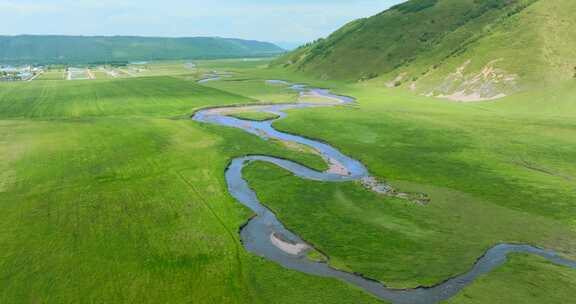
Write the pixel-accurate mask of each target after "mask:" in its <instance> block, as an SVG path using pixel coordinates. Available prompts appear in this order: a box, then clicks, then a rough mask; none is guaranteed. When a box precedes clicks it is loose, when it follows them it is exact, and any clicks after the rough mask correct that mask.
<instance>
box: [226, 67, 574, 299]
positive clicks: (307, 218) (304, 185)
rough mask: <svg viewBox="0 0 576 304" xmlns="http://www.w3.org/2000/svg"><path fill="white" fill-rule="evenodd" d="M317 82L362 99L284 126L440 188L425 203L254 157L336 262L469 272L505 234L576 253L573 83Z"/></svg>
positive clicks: (403, 180)
mask: <svg viewBox="0 0 576 304" xmlns="http://www.w3.org/2000/svg"><path fill="white" fill-rule="evenodd" d="M274 72H275V71H271V72H270V73H274ZM255 73H263V72H261V71H257V72H255ZM279 73H285V70H281V71H280V72H279ZM285 76H287V78H289V77H290V75H285ZM260 77H263V78H266V77H268V78H270V77H271V76H270V75H268V76H266V75H260ZM292 77H294V76H292ZM318 84H319V85H322V86H327V87H333V88H336V89H337V90H339V92H340V93H342V94H346V95H351V96H355V97H358V98H359V104H358V106H357V107H353V108H327V109H313V110H306V111H294V112H293V113H290V116H289V117H288V118H287V119H285V120H282V121H279V122H277V123H276V124H275V126H276V127H278V128H281V129H283V130H285V131H289V132H295V133H298V134H304V135H306V136H310V137H313V138H319V139H322V140H327V141H328V142H330V143H332V144H334V145H335V146H337V147H338V148H339V149H341V150H342V151H344V152H345V153H347V154H348V155H352V156H353V157H355V158H359V159H360V160H362V161H363V162H364V163H365V164H367V166H368V167H369V168H370V170H371V171H372V172H373V173H374V174H375V175H376V176H379V177H381V178H384V179H387V180H388V181H390V182H391V183H392V184H393V185H395V186H396V187H397V188H398V189H400V190H404V191H413V192H425V193H428V194H429V195H430V196H431V197H432V204H431V205H429V206H425V207H419V206H414V205H411V204H409V203H406V202H403V201H399V200H395V199H388V198H383V197H379V196H376V195H374V194H372V193H369V192H367V191H365V190H364V189H363V188H362V187H360V186H359V185H354V184H348V185H334V184H324V183H315V182H310V181H303V180H300V179H298V178H295V177H292V176H290V175H289V174H287V173H286V172H285V171H283V170H281V169H278V168H276V167H273V166H270V165H266V164H254V165H252V167H251V168H249V169H248V171H247V174H248V178H249V180H250V181H251V185H253V187H254V188H255V190H256V191H257V193H259V196H260V198H261V199H262V201H264V202H265V203H266V204H267V205H268V206H270V207H271V208H272V209H273V210H274V211H275V212H276V213H277V214H278V215H279V217H280V218H281V219H282V220H283V221H284V222H285V223H286V224H287V227H289V228H291V229H293V230H294V231H296V232H298V233H299V234H300V235H301V236H303V237H304V238H305V239H307V240H308V241H310V242H312V243H313V244H315V246H317V247H318V248H319V249H320V250H322V251H323V252H325V253H327V254H328V255H329V256H330V258H331V263H332V265H334V266H336V267H339V268H342V269H346V270H350V271H357V272H361V273H363V274H366V275H368V276H370V277H373V278H376V279H379V280H381V281H383V282H385V283H387V284H389V285H392V286H396V287H410V286H411V287H414V286H418V285H432V284H435V283H438V282H440V281H442V280H444V279H446V278H448V277H450V276H453V275H455V274H458V273H461V272H464V271H466V270H467V269H469V268H470V267H471V265H472V263H474V262H475V260H476V259H477V258H478V257H479V256H481V255H482V253H483V252H484V251H485V250H486V249H487V248H489V247H491V246H493V245H494V244H497V243H500V242H512V243H518V242H519V243H530V244H534V245H538V246H543V247H548V248H554V249H557V250H560V251H561V252H562V253H563V254H566V255H568V256H572V257H574V256H575V255H576V242H575V241H574V239H575V238H574V237H575V236H576V222H574V220H573V219H574V214H575V213H576V209H575V208H576V205H574V204H573V201H574V199H575V197H574V189H575V188H574V180H575V176H576V167H575V166H574V164H573V162H572V160H573V159H574V157H576V142H575V141H574V138H576V125H574V124H573V123H572V121H573V119H574V116H575V115H576V112H574V111H573V109H574V108H573V105H574V103H576V100H575V99H574V97H573V96H574V95H573V91H574V88H575V85H574V83H573V82H567V83H562V84H560V85H558V86H557V87H555V88H552V89H549V90H546V91H544V90H539V91H537V92H530V93H525V94H518V95H515V96H513V97H510V98H507V99H504V100H502V101H500V102H489V103H479V104H478V103H475V104H462V103H453V102H446V101H441V100H437V99H432V98H426V97H421V96H415V95H414V94H412V93H409V92H406V91H403V90H400V89H382V88H379V87H378V86H374V85H372V84H369V83H364V84H359V85H350V84H348V85H347V84H343V83H330V82H326V81H323V82H320V83H318ZM226 85H227V83H225V82H223V83H220V88H222V89H226ZM236 85H237V84H235V86H236ZM319 126H322V127H319ZM527 263H528V262H527ZM521 264H522V263H521V262H519V263H517V264H515V263H512V265H508V266H506V267H508V268H512V269H514V268H516V267H520V266H519V265H521ZM542 271H546V270H542ZM563 271H564V272H565V273H572V272H573V271H572V270H568V269H564V270H563ZM555 275H556V274H550V276H551V277H555ZM528 279H529V278H528ZM519 280H520V281H521V280H522V278H520V279H519ZM538 280H539V279H538V277H534V278H533V279H532V280H530V281H529V284H532V285H531V286H534V285H537V284H539V281H538ZM551 282H552V280H549V281H548V283H547V284H552V283H551ZM478 284H479V285H482V284H484V283H483V282H479V283H478ZM522 284H524V283H522ZM522 284H520V283H518V285H517V288H521V287H520V286H521V285H522ZM558 284H560V286H559V287H560V288H567V287H566V286H565V282H564V281H562V282H560V283H558ZM515 286H516V285H515ZM514 288H516V287H514ZM527 289H529V287H527V286H526V285H523V287H522V288H521V289H520V290H519V293H521V291H522V290H524V291H525V290H527ZM533 292H534V293H538V291H533ZM496 294H498V293H497V292H496ZM489 296H490V295H489V294H487V295H485V297H489ZM540 296H545V292H544V293H542V294H540ZM520 299H521V298H518V300H520ZM535 299H539V297H536V298H535ZM460 300H461V299H460ZM536 301H537V300H536ZM560 303H561V302H560Z"/></svg>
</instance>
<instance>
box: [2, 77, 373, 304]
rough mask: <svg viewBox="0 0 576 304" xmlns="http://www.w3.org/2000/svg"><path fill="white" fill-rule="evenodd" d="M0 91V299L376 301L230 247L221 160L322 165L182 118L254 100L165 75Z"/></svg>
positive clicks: (239, 211)
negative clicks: (266, 158) (251, 157)
mask: <svg viewBox="0 0 576 304" xmlns="http://www.w3.org/2000/svg"><path fill="white" fill-rule="evenodd" d="M0 91H1V97H0V105H1V110H0V117H1V119H0V142H1V143H2V144H1V145H0V158H1V161H0V172H2V173H1V175H0V214H1V218H2V221H1V223H0V247H2V252H1V253H0V264H1V265H2V267H0V281H1V282H0V302H2V303H35V302H41V303H88V302H92V303H93V302H98V303H190V302H194V303H199V302H200V303H271V302H274V303H293V302H294V301H296V302H299V303H318V302H323V301H328V302H335V303H349V302H351V301H354V300H355V299H362V301H363V302H367V303H370V302H375V301H374V300H373V299H372V298H371V297H370V296H367V295H365V294H363V293H362V292H360V291H358V290H355V289H352V288H350V287H348V286H346V285H345V284H343V283H340V282H337V281H334V280H324V279H318V278H313V277H308V276H305V275H302V274H299V273H294V272H287V271H285V270H282V269H281V268H280V267H278V266H276V265H274V264H271V263H268V262H265V261H263V260H262V259H260V258H258V257H253V256H251V255H249V254H247V253H245V252H244V249H243V248H242V247H241V245H240V242H239V239H238V238H239V237H238V234H237V230H238V227H239V226H240V225H241V224H242V223H243V222H244V221H246V219H247V218H248V217H249V214H248V213H247V211H246V210H245V209H243V208H241V207H240V206H239V204H238V203H236V202H235V201H233V200H232V199H231V198H230V197H229V196H228V194H227V191H226V187H225V185H224V182H223V171H224V169H225V167H226V165H227V162H228V160H229V159H230V158H232V157H235V156H238V155H242V154H248V153H270V154H275V155H279V156H283V157H288V158H294V159H298V160H299V161H301V162H303V163H307V164H308V165H310V166H316V165H317V164H318V163H320V161H321V160H320V159H319V157H317V156H304V158H301V154H300V153H296V152H290V151H289V150H286V149H284V148H283V146H281V145H280V144H277V145H275V144H271V143H265V142H263V141H261V140H259V139H257V138H255V137H253V136H249V135H247V134H244V133H243V132H241V131H237V130H233V129H223V128H217V127H212V126H204V125H200V124H198V123H195V122H193V121H191V120H190V119H188V116H187V114H189V113H191V112H192V111H193V110H194V109H195V108H200V107H205V106H211V105H216V104H217V105H221V104H226V103H238V102H242V103H246V102H256V101H255V100H253V99H249V98H246V97H242V96H239V95H234V94H229V93H225V92H222V91H219V90H216V89H210V88H206V87H201V86H198V85H196V84H195V83H194V82H193V81H184V80H181V79H177V78H170V77H159V78H158V77H152V78H131V79H117V80H105V81H100V80H92V81H74V82H72V81H35V82H31V83H21V84H1V87H0ZM318 290H327V291H329V292H328V293H327V294H319V293H318V292H317V291H318Z"/></svg>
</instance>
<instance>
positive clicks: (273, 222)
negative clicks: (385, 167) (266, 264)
mask: <svg viewBox="0 0 576 304" xmlns="http://www.w3.org/2000/svg"><path fill="white" fill-rule="evenodd" d="M218 79H219V78H218ZM211 80H217V79H211ZM204 81H205V80H204ZM268 83H269V84H271V85H285V86H290V87H291V88H292V89H293V90H295V91H298V92H299V93H300V94H301V95H302V96H307V95H309V96H321V97H324V98H325V99H327V100H329V101H327V102H322V103H316V102H310V103H304V102H303V103H293V104H276V105H251V106H244V107H222V108H213V109H206V110H201V111H198V112H196V114H195V115H194V116H193V119H194V120H196V121H199V122H202V123H210V124H215V125H220V126H226V127H233V128H238V129H242V130H244V131H246V132H249V133H251V134H254V135H256V136H259V137H261V138H263V139H266V140H267V139H278V140H282V141H286V142H292V143H298V144H301V145H304V146H307V147H310V148H312V149H314V150H316V151H318V152H319V153H320V155H321V156H322V157H323V158H324V159H325V160H326V161H327V162H329V163H331V164H338V166H340V167H342V168H343V169H344V170H330V171H326V172H319V171H316V170H312V169H310V168H307V167H304V166H302V165H300V164H298V163H296V162H292V161H290V160H285V159H280V158H276V157H272V156H267V155H253V156H244V157H238V158H236V159H234V160H232V162H231V163H230V165H229V166H228V168H227V169H226V172H225V176H226V182H227V185H228V190H229V192H230V194H231V195H232V196H233V197H234V198H236V200H238V202H240V203H242V204H243V205H245V206H246V207H248V208H250V209H251V210H252V211H253V212H254V213H255V214H256V215H255V216H254V217H253V218H252V219H251V220H250V221H249V222H248V223H247V224H246V225H245V226H244V227H243V228H242V229H241V232H240V234H241V239H242V243H243V245H244V247H245V248H246V250H248V251H249V252H252V253H253V254H255V255H259V256H262V257H265V258H266V259H268V260H270V261H274V262H276V263H278V264H280V265H282V266H284V267H285V268H288V269H292V270H296V271H300V272H303V273H307V274H310V275H315V276H322V277H332V278H337V279H340V280H342V281H345V282H348V283H349V284H352V285H355V286H357V287H359V288H361V289H363V290H365V291H366V292H369V293H371V294H373V295H375V296H376V297H378V298H380V299H382V300H385V301H389V302H392V303H398V304H404V303H405V304H432V303H438V302H441V301H443V300H447V299H449V298H451V297H453V296H454V295H456V294H457V293H458V292H459V291H461V290H462V289H463V288H464V287H466V286H467V285H469V284H471V283H472V282H473V281H474V280H475V279H476V278H478V277H479V276H481V275H483V274H486V273H488V272H490V271H492V270H493V269H495V268H496V267H498V266H500V265H502V264H503V263H504V262H506V260H507V257H508V255H509V254H510V253H529V254H533V255H537V256H541V257H543V258H545V259H547V260H548V261H550V262H553V263H555V264H558V265H564V266H567V267H571V268H575V269H576V261H571V260H567V259H564V258H562V257H561V256H560V255H558V254H557V253H556V252H554V251H552V250H546V249H541V248H537V247H534V246H530V245H517V244H499V245H496V246H494V247H492V248H491V249H490V250H488V251H487V252H486V253H485V254H484V255H483V256H482V257H480V258H479V259H478V261H477V262H476V263H475V264H474V266H473V268H472V269H470V271H468V272H466V273H464V274H461V275H459V276H457V277H454V278H451V279H449V280H447V281H444V282H442V283H439V284H438V285H436V286H433V287H420V288H414V289H402V290H400V289H391V288H387V287H386V286H385V285H383V284H382V283H380V282H377V281H375V280H371V279H368V278H365V277H363V276H361V275H357V274H353V273H348V272H344V271H340V270H336V269H334V268H331V267H330V266H329V265H328V264H326V263H322V262H314V261H311V260H309V259H308V258H307V257H306V255H307V254H308V253H309V251H310V250H313V246H312V245H311V244H307V243H306V242H305V241H303V240H302V239H301V238H300V237H299V236H298V235H296V234H295V233H293V232H291V231H290V230H288V229H287V228H286V227H285V226H284V225H283V224H282V223H281V222H280V221H279V220H278V218H276V216H275V215H274V213H273V212H271V211H270V210H269V209H268V208H267V207H266V206H264V205H263V204H262V203H261V202H260V201H259V200H258V197H257V196H256V193H254V191H253V190H252V189H251V188H250V186H249V185H248V183H247V182H246V180H245V179H244V178H243V176H242V170H243V168H244V167H246V166H247V165H248V164H250V163H252V162H255V161H262V162H268V163H272V164H275V165H277V166H279V167H281V168H283V169H285V170H287V171H289V172H291V173H292V174H294V175H295V176H298V177H300V178H303V179H309V180H316V181H324V182H348V181H355V180H366V179H369V178H370V174H369V171H368V169H367V168H366V167H365V166H364V165H363V164H362V163H361V162H359V161H358V160H355V159H353V158H351V157H349V156H347V155H344V154H343V153H341V152H340V151H339V150H338V149H336V148H334V147H332V146H330V145H328V144H326V143H322V142H318V141H315V140H311V139H308V138H304V137H301V136H297V135H294V134H288V133H284V132H280V131H278V130H276V129H274V128H273V127H272V124H273V122H274V121H276V120H278V119H282V118H284V117H286V116H287V114H286V112H285V111H286V110H290V109H302V108H311V107H332V106H339V105H346V104H351V103H354V102H355V100H354V99H353V98H350V97H347V96H339V95H335V94H332V93H331V92H330V91H329V90H324V89H317V88H311V87H307V86H305V85H299V84H289V83H287V82H284V81H281V80H269V81H268ZM239 110H243V111H251V112H255V111H258V112H268V113H273V114H276V115H278V118H276V119H271V120H268V121H262V122H256V121H248V120H242V119H238V118H234V117H230V116H227V114H230V113H233V112H237V111H239ZM376 188H377V189H380V190H381V192H385V191H386V189H388V188H387V186H386V185H380V186H378V187H376ZM373 190H374V189H373ZM382 241H383V242H385V241H386V240H382Z"/></svg>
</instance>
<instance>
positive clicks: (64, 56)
mask: <svg viewBox="0 0 576 304" xmlns="http://www.w3.org/2000/svg"><path fill="white" fill-rule="evenodd" d="M281 52H283V50H282V49H281V48H279V47H277V46H276V45H274V44H271V43H267V42H259V41H249V40H240V39H226V38H210V37H206V38H204V37H193V38H149V37H81V36H80V37H79V36H0V63H41V64H46V63H52V64H54V63H95V62H101V63H104V62H121V61H146V60H174V59H210V58H229V57H236V58H238V57H256V56H272V55H277V54H279V53H281Z"/></svg>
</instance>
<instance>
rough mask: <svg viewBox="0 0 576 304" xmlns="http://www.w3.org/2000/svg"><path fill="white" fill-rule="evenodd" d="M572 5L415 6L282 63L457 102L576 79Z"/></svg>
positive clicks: (356, 25)
mask: <svg viewBox="0 0 576 304" xmlns="http://www.w3.org/2000/svg"><path fill="white" fill-rule="evenodd" d="M574 11H576V1H572V0H506V1H505V0H412V1H408V2H406V3H403V4H400V5H397V6H395V7H392V8H391V9H389V10H387V11H385V12H382V13H380V14H378V15H376V16H373V17H370V18H366V19H360V20H356V21H354V22H351V23H349V24H348V25H346V26H344V27H343V28H341V29H340V30H338V31H337V32H335V33H334V34H332V35H331V36H329V37H328V38H326V39H321V40H319V41H317V42H315V43H312V44H309V45H307V46H304V47H301V48H299V49H297V50H295V51H294V52H291V53H289V54H287V55H286V56H284V57H282V58H281V59H279V60H278V61H277V62H276V64H281V65H284V66H286V67H290V68H292V69H297V70H301V71H305V72H307V73H312V74H315V75H317V76H320V77H322V78H324V79H343V80H349V81H356V80H368V79H374V78H376V80H373V81H380V82H382V84H383V85H387V86H405V87H408V88H410V89H412V90H415V91H418V92H420V93H422V94H428V95H434V96H443V97H448V98H452V99H458V100H482V99H492V98H497V97H500V96H502V95H505V94H509V93H511V92H515V91H519V90H522V89H525V88H527V87H528V86H533V85H535V84H543V85H547V84H551V83H554V82H557V81H561V80H565V79H569V78H572V77H574V74H575V70H574V69H575V67H576V39H574V37H576V22H575V21H574V19H573V18H572V17H573V16H571V15H572V13H573V12H574Z"/></svg>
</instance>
